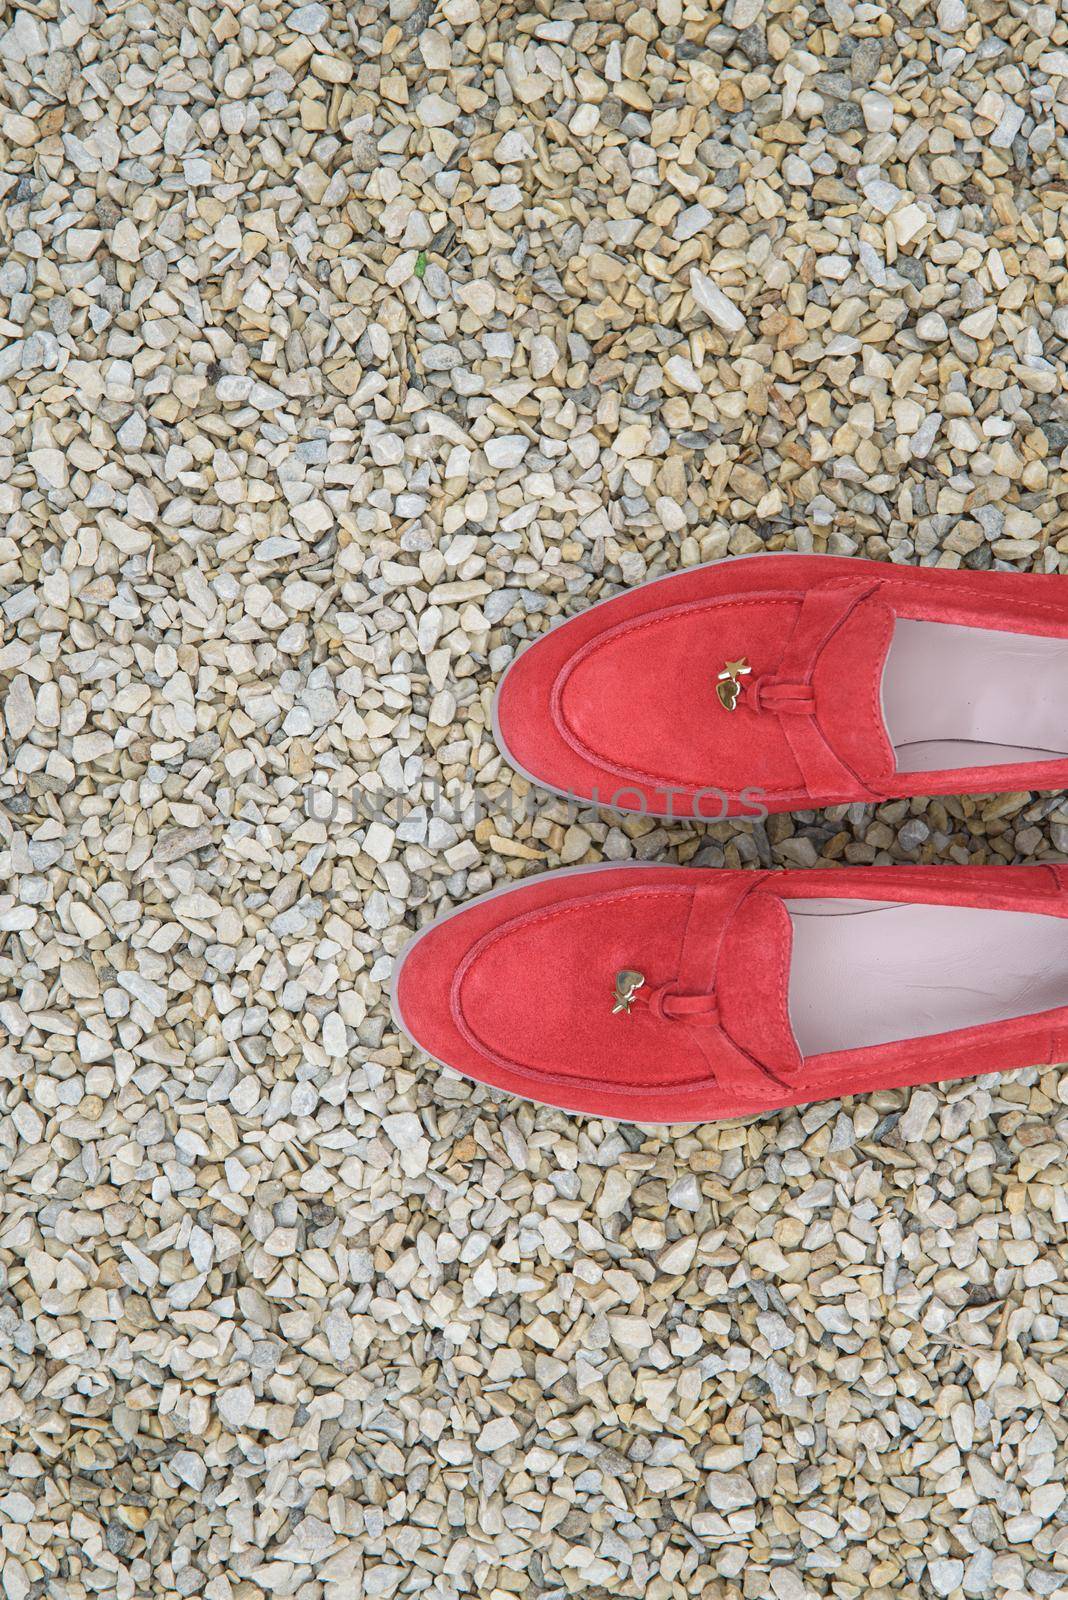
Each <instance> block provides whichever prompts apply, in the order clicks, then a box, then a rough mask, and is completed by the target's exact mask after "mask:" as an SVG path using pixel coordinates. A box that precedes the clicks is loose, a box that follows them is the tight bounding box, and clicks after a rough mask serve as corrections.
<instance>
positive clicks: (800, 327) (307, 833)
mask: <svg viewBox="0 0 1068 1600" xmlns="http://www.w3.org/2000/svg"><path fill="white" fill-rule="evenodd" d="M0 75H2V84H0V156H2V158H3V159H2V161H0V171H2V174H3V176H0V513H2V519H3V531H2V532H0V613H2V619H3V633H2V642H0V706H2V712H3V719H4V721H3V725H2V732H3V737H4V746H5V760H4V768H3V772H2V775H0V994H2V999H0V1113H2V1115H0V1171H2V1174H3V1185H2V1190H0V1467H2V1470H3V1477H2V1482H0V1588H2V1591H3V1594H4V1596H5V1600H36V1597H37V1596H42V1597H58V1600H82V1597H87V1596H94V1597H103V1600H110V1597H112V1596H114V1597H116V1600H134V1597H135V1596H142V1595H153V1596H155V1595H160V1596H168V1597H170V1596H199V1595H203V1596H204V1597H205V1600H259V1597H261V1596H297V1597H299V1600H362V1597H370V1600H381V1597H386V1600H388V1597H390V1596H393V1595H408V1594H419V1595H423V1596H427V1597H430V1600H459V1597H468V1596H478V1597H480V1600H481V1597H486V1600H507V1597H508V1596H513V1595H515V1596H528V1595H529V1596H536V1597H541V1600H550V1597H556V1596H563V1595H582V1596H584V1597H591V1600H600V1597H607V1596H612V1597H626V1596H633V1597H639V1596H640V1597H643V1600H676V1597H677V1600H684V1597H685V1600H691V1597H698V1600H738V1597H740V1596H745V1597H753V1600H766V1597H768V1596H772V1597H774V1600H813V1597H816V1596H831V1595H834V1596H837V1597H842V1600H853V1597H858V1600H859V1597H861V1596H863V1597H866V1600H867V1597H875V1600H879V1597H884V1596H885V1597H889V1596H891V1595H893V1596H895V1597H902V1600H914V1597H916V1600H919V1597H928V1596H931V1595H937V1596H947V1597H949V1596H952V1597H959V1596H960V1595H962V1594H963V1595H965V1596H969V1597H970V1596H986V1595H992V1596H999V1597H1000V1596H1004V1597H1007V1600H1017V1597H1025V1596H1028V1597H1029V1596H1061V1597H1064V1596H1068V1501H1066V1499H1065V1488H1064V1479H1065V1472H1066V1466H1068V1462H1066V1456H1068V1423H1066V1420H1065V1391H1066V1387H1068V1346H1066V1342H1065V1335H1064V1324H1065V1320H1066V1319H1068V1281H1066V1279H1068V1273H1066V1260H1068V1250H1066V1237H1068V1235H1066V1223H1068V1192H1066V1188H1065V1175H1066V1170H1068V1079H1066V1078H1065V1076H1064V1075H1063V1073H1061V1072H1059V1071H1058V1070H1056V1069H1045V1070H1042V1071H1039V1070H1035V1071H1031V1072H1017V1073H1014V1074H1009V1075H1006V1076H1004V1077H1003V1078H1000V1079H986V1080H982V1081H974V1082H965V1083H962V1084H959V1085H956V1086H950V1087H948V1088H945V1089H939V1090H926V1089H924V1090H920V1091H917V1092H915V1093H913V1094H911V1095H908V1094H904V1093H901V1094H892V1093H885V1094H880V1095H876V1096H872V1097H870V1098H867V1099H864V1100H862V1101H857V1102H855V1103H854V1102H844V1103H841V1104H830V1105H822V1106H817V1107H814V1108H811V1109H809V1110H806V1111H805V1112H804V1113H803V1114H801V1115H797V1114H794V1113H784V1114H782V1115H779V1116H772V1117H768V1118H765V1119H763V1120H760V1121H757V1122H754V1123H751V1124H749V1125H747V1126H731V1125H723V1126H713V1127H701V1128H696V1129H679V1130H674V1131H673V1132H666V1131H663V1130H659V1131H657V1130H648V1129H645V1130H643V1129H636V1128H632V1127H622V1126H614V1125H610V1124H602V1123H599V1122H597V1121H595V1120H592V1119H583V1118H578V1117H569V1116H565V1115H563V1114H560V1113H556V1112H553V1111H551V1110H545V1109H535V1108H533V1107H531V1106H529V1105H526V1104H521V1103H518V1102H516V1101H514V1100H511V1099H508V1098H506V1097H502V1096H500V1095H496V1094H493V1093H491V1092H487V1091H485V1090H483V1089H480V1088H477V1087H475V1086H473V1085H470V1084H468V1083H466V1082H464V1081H462V1080H460V1079H458V1078H456V1077H454V1076H452V1075H449V1074H445V1073H442V1072H441V1071H440V1070H438V1069H436V1068H435V1067H434V1066H432V1065H431V1064H429V1063H428V1062H427V1061H426V1060H425V1059H423V1058H421V1057H420V1056H419V1055H417V1054H415V1053H414V1052H413V1051H412V1050H411V1049H410V1048H409V1047H408V1046H407V1045H406V1044H404V1043H402V1042H401V1041H399V1040H398V1038H397V1035H396V1033H395V1031H394V1030H393V1027H392V1025H391V1023H390V1020H389V1014H388V1007H387V1004H386V999H385V990H386V985H387V982H388V978H389V973H390V968H391V964H392V958H393V956H394V955H395V954H396V952H397V951H398V950H399V949H400V948H401V946H402V945H403V944H404V942H405V940H406V939H407V938H408V937H409V935H410V933H411V931H412V929H413V928H415V927H416V926H419V925H421V924H422V923H423V922H424V921H425V920H426V919H427V918H429V917H430V916H431V915H433V914H434V913H436V912H437V911H439V910H441V909H444V908H446V907H448V906H450V905H452V904H454V903H456V902H458V901H460V900H462V899H463V898H464V897H466V896H468V895H470V894H473V893H478V892H480V891H483V890H486V889H488V888H490V887H491V886H493V885H495V884H499V883H504V882H507V881H509V880H510V879H513V878H516V877H518V876H520V875H522V874H523V873H524V872H526V871H531V870H536V869H537V868H539V867H556V866H559V865H561V864H568V865H570V864H575V863H578V862H585V861H588V862H593V861H599V860H602V859H609V860H613V861H621V860H625V859H631V858H636V859H641V860H648V859H662V860H672V861H696V862H698V863H704V864H716V865H718V864H725V865H730V866H737V865H740V864H741V865H748V864H750V863H757V862H760V863H763V864H767V863H777V864H781V865H790V866H796V865H802V866H806V865H815V864H817V863H818V862H826V861H832V862H834V861H848V862H872V861H945V862H959V863H964V862H973V863H979V862H985V861H1016V860H1020V859H1023V858H1027V859H1029V860H1035V859H1039V860H1042V859H1045V860H1052V859H1059V860H1063V859H1065V858H1066V855H1068V802H1066V801H1065V798H1064V797H1063V796H1054V797H1037V798H1036V797H1035V796H1032V795H1025V794H1015V795H1007V796H999V797H997V798H996V799H967V800H953V799H950V800H935V801H926V800H916V801H913V802H905V801H901V802H899V803H895V804H892V805H886V806H881V807H876V808H874V809H872V808H866V807H860V806H856V807H850V808H848V809H847V808H840V809H838V810H836V811H833V812H823V813H819V814H807V815H805V814H800V815H797V816H793V817H779V818H774V819H772V820H771V821H770V822H769V823H768V824H767V825H766V827H763V828H761V827H759V826H757V827H754V826H736V825H732V826H724V825H721V826H710V827H703V828H692V827H682V826H680V827H672V826H666V825H662V824H658V823H656V824H655V823H652V822H650V821H642V820H640V819H637V820H636V819H631V820H623V819H620V818H612V817H610V816H602V817H586V818H569V816H568V815H567V811H566V808H565V807H564V805H563V803H562V802H549V801H546V800H545V797H544V796H537V795H534V796H531V794H530V791H529V789H528V786H527V785H526V784H525V783H524V782H523V781H522V780H520V779H519V778H517V777H516V776H515V774H513V773H512V772H511V771H510V770H509V768H508V767H507V766H506V765H505V764H504V763H503V761H502V760H501V758H500V757H499V756H498V755H497V753H496V751H495V749H494V746H493V743H492V739H491V737H490V733H489V717H488V713H489V701H490V696H491V693H492V690H493V687H494V683H495V681H496V679H497V677H498V676H499V674H500V672H501V671H502V669H503V668H504V667H505V666H506V664H507V663H508V661H509V660H510V659H511V658H512V656H513V654H514V652H515V650H516V648H517V647H518V646H519V645H521V644H522V643H523V641H524V640H527V639H529V638H532V637H534V636H535V635H536V634H537V633H539V632H540V631H541V630H542V629H543V628H544V627H545V626H547V625H548V624H549V623H550V622H551V621H553V620H554V619H555V618H557V617H559V616H561V615H566V614H570V613H573V612H575V611H576V610H578V609H580V608H581V607H582V606H583V605H585V604H586V603H587V602H588V601H591V600H595V599H597V598H598V597H600V596H604V595H609V594H612V593H615V592H617V591H618V590H619V588H620V587H621V586H625V585H629V584H634V583H637V582H639V581H640V580H642V579H643V578H646V577H652V576H656V575H658V574H660V573H662V572H666V571H671V570H674V569H676V568H678V567H680V566H686V565H690V564H692V563H695V562H698V561H707V560H711V559H713V558H715V557H718V556H723V555H726V554H728V553H745V552H750V551H755V550H760V549H796V550H829V551H832V552H836V553H839V554H841V553H853V552H855V553H856V554H858V555H865V556H869V557H875V558H878V559H884V560H891V561H904V562H917V561H918V562H939V563H941V564H943V565H948V566H959V565H963V566H966V567H969V568H973V569H985V568H990V567H993V566H997V567H1006V566H1007V567H1013V568H1016V569H1019V570H1032V569H1033V570H1038V571H1043V572H1057V571H1068V480H1066V475H1065V461H1066V458H1065V457H1064V456H1063V455H1062V452H1063V451H1064V450H1065V448H1066V445H1068V399H1066V393H1065V383H1066V377H1068V346H1066V339H1068V275H1066V271H1065V251H1066V245H1065V233H1066V222H1068V21H1066V18H1065V13H1064V7H1063V5H1053V4H1049V5H1047V4H1036V5H1028V4H1026V3H1023V0H937V5H935V6H929V5H925V4H922V3H920V0H901V3H900V4H897V5H884V4H879V3H867V0H856V3H855V4H854V3H852V0H826V5H825V7H824V6H823V5H819V4H816V3H812V4H806V3H804V0H796V3H795V0H770V3H768V4H764V3H762V0H728V4H727V6H726V8H725V10H724V9H723V8H721V7H719V6H716V5H710V4H709V3H708V0H656V4H655V9H654V8H652V7H651V6H650V5H642V4H637V3H635V0H586V3H583V4H578V3H571V0H551V3H550V0H536V3H531V0H527V3H525V4H522V5H520V6H519V7H518V8H516V7H513V6H512V5H510V4H498V3H495V0H389V4H388V5H384V4H382V3H380V0H374V3H368V4H362V5H361V4H359V3H356V4H353V5H343V4H341V3H340V0H334V3H333V4H331V5H325V4H314V3H313V4H308V5H301V6H299V7H297V8H296V9H293V8H291V6H290V5H289V3H288V0H279V3H278V4H276V5H274V6H268V5H266V4H260V5H257V4H256V3H255V0H250V3H249V4H247V5H241V4H240V3H239V0H235V3H233V4H230V3H227V4H224V5H217V6H204V7H199V6H196V5H181V4H174V3H166V0H132V3H125V4H122V5H118V4H116V5H112V6H109V7H105V6H103V5H100V6H94V5H93V4H92V0H65V3H64V4H63V5H62V6H60V5H59V4H58V0H34V3H33V4H29V3H27V4H25V5H23V6H22V7H21V9H16V8H13V7H11V6H8V7H6V8H5V9H4V13H3V21H2V22H0ZM313 784H315V785H319V786H320V787H321V788H322V789H324V790H325V791H329V795H328V797H327V798H328V799H329V797H331V796H332V802H331V805H332V806H336V807H337V808H338V812H337V814H334V813H333V810H332V809H331V807H328V808H327V809H328V813H329V814H328V815H327V816H326V818H325V820H324V818H323V815H322V814H321V812H319V811H317V809H316V808H309V806H308V805H307V800H306V790H307V788H308V786H309V785H313ZM320 798H322V797H320ZM532 800H533V801H536V802H537V804H531V803H529V802H531V801H532ZM356 802H358V804H357V803H356ZM309 810H311V811H313V812H314V813H315V814H309ZM372 812H373V813H374V814H375V815H374V818H373V820H372V817H371V813H372Z"/></svg>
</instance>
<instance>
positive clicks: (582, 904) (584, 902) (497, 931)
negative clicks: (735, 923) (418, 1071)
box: [449, 884, 708, 1097]
mask: <svg viewBox="0 0 1068 1600" xmlns="http://www.w3.org/2000/svg"><path fill="white" fill-rule="evenodd" d="M679 893H682V894H688V895H690V897H691V905H692V897H693V895H694V893H695V891H694V890H693V889H687V888H686V886H685V885H684V884H680V885H679V886H678V887H677V888H675V887H672V888H664V889H638V890H630V889H621V890H620V889H617V890H616V891H615V892H614V893H612V894H599V895H585V896H583V898H582V899H581V900H578V901H576V902H574V904H571V905H565V906H552V907H546V908H543V909H539V910H535V911H528V912H525V913H523V914H522V915H521V916H519V917H513V918H512V919H511V920H510V921H508V922H506V923H504V924H503V925H502V926H501V927H499V928H493V929H491V930H490V932H489V933H487V934H484V935H483V937H482V938H481V939H480V940H479V941H478V943H477V944H475V945H474V946H473V947H472V948H471V949H470V950H469V951H468V952H467V954H466V955H465V956H464V958H463V960H462V961H461V962H460V965H459V966H458V967H457V969H456V972H455V973H454V975H453V980H452V984H451V986H450V990H449V1011H450V1012H451V1014H452V1019H453V1021H454V1022H455V1024H456V1026H457V1028H458V1029H459V1031H460V1033H461V1035H462V1037H463V1038H464V1040H465V1041H466V1042H467V1044H468V1045H470V1046H471V1047H472V1048H473V1049H475V1050H477V1051H478V1052H479V1054H480V1055H483V1056H485V1057H486V1059H487V1060H488V1061H492V1062H493V1063H494V1065H495V1066H499V1067H503V1068H504V1069H505V1071H506V1072H521V1073H526V1074H527V1075H529V1076H530V1077H534V1078H537V1079H539V1080H540V1081H541V1082H542V1083H556V1084H561V1085H564V1086H568V1087H571V1088H576V1089H603V1088H604V1081H603V1079H600V1078H575V1077H572V1076H571V1075H570V1074H568V1073H560V1072H549V1071H546V1070H545V1069H544V1068H542V1067H533V1066H529V1065H527V1064H525V1063H524V1062H521V1061H516V1060H514V1059H510V1058H509V1057H508V1056H502V1055H500V1054H498V1052H497V1051H496V1050H493V1049H492V1048H491V1047H490V1046H489V1045H486V1044H483V1043H482V1041H481V1040H480V1039H479V1037H478V1034H477V1033H475V1031H474V1029H473V1028H472V1027H471V1025H470V1023H469V1022H468V1021H467V1018H466V1016H465V1014H464V1008H463V1004H462V1001H461V997H460V990H461V987H462V985H463V980H464V979H465V978H466V977H467V975H468V974H469V973H470V972H471V971H472V969H473V968H474V966H475V963H476V961H479V960H481V959H482V958H483V956H485V955H486V953H487V952H488V950H489V949H490V947H491V946H492V945H493V944H495V943H497V941H498V940H500V939H502V938H503V937H504V936H505V934H506V933H508V932H509V930H511V929H512V928H513V927H514V926H515V924H516V923H517V922H529V921H533V920H534V919H538V920H539V921H543V922H552V921H554V920H555V919H557V918H560V917H566V916H571V915H574V914H575V913H576V912H579V911H584V910H586V909H587V908H588V907H590V906H596V905H607V904H608V903H609V902H610V901H613V900H618V899H620V898H621V897H622V898H626V899H628V900H654V899H662V898H663V896H664V895H670V894H679ZM688 916H689V913H687V917H688ZM697 1054H698V1056H699V1057H700V1058H701V1060H702V1061H704V1063H705V1065H706V1066H707V1064H708V1063H707V1059H706V1058H705V1055H704V1051H703V1050H700V1049H698V1050H697ZM707 1088H708V1083H707V1082H706V1080H704V1079H698V1080H694V1079H693V1078H683V1079H679V1080H678V1081H677V1082H673V1083H661V1084H657V1085H655V1086H653V1085H636V1086H634V1087H630V1086H627V1088H626V1093H627V1094H637V1095H648V1096H650V1097H651V1096H653V1095H656V1094H662V1093H663V1092H664V1091H665V1090H668V1089H670V1090H676V1091H678V1090H688V1089H694V1090H697V1089H705V1090H707Z"/></svg>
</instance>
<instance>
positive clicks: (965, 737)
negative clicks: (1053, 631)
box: [883, 618, 1068, 772]
mask: <svg viewBox="0 0 1068 1600" xmlns="http://www.w3.org/2000/svg"><path fill="white" fill-rule="evenodd" d="M883 717H884V720H885V722H886V729H887V733H888V734H889V736H890V743H891V744H892V745H893V746H894V753H895V755H896V757H897V770H898V771H899V772H940V771H946V770H948V769H949V768H951V767H995V766H1011V765H1012V764H1013V763H1015V762H1020V761H1056V760H1057V759H1058V757H1064V756H1068V640H1065V639H1043V638H1040V637H1039V636H1038V635H1037V634H1028V633H995V632H993V631H992V630H991V629H989V628H959V627H957V626H956V625H955V624H952V623H942V622H912V621H909V620H907V619H904V618H899V620H898V621H897V622H896V623H895V625H894V636H893V639H892V640H891V643H890V650H889V653H888V655H887V658H886V666H885V668H884V671H883Z"/></svg>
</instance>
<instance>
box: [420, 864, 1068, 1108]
mask: <svg viewBox="0 0 1068 1600" xmlns="http://www.w3.org/2000/svg"><path fill="white" fill-rule="evenodd" d="M393 1002H394V1015H395V1017H396V1019H397V1022H398V1023H399V1025H400V1026H401V1028H403V1030H404V1032H405V1033H407V1034H408V1036H409V1037H410V1038H411V1039H412V1040H413V1041H414V1043H415V1044H416V1045H418V1047H419V1048H420V1049H421V1050H425V1051H426V1053H427V1054H428V1055H431V1056H434V1057H436V1058H437V1060H439V1061H442V1062H445V1063H447V1064H448V1065H449V1066H451V1067H454V1068H455V1069H456V1070H457V1071H458V1072H462V1073H466V1074H467V1075H468V1076H469V1077H471V1078H477V1079H478V1080H479V1081H480V1082H482V1083H488V1084H492V1085H494V1087H496V1088H498V1089H505V1090H508V1091H509V1092H510V1093H512V1094H519V1095H524V1096H526V1097H528V1098H529V1099H532V1100H539V1101H542V1102H544V1103H546V1104H549V1105H554V1106H560V1107H562V1108H563V1109H565V1110H568V1111H582V1112H588V1113H590V1114H592V1115H596V1116H601V1117H621V1118H625V1119H626V1120H628V1121H633V1122H704V1121H711V1120H713V1119H716V1118H719V1117H737V1116H743V1115H750V1114H752V1113H753V1112H758V1111H769V1110H774V1109H777V1108H779V1107H782V1106H790V1105H801V1104H804V1103H807V1102H809V1101H813V1100H826V1099H837V1098H838V1097H840V1096H842V1095H853V1094H864V1093H868V1092H870V1091H872V1090H875V1089H889V1088H901V1087H903V1086H905V1085H910V1084H919V1083H933V1082H935V1081H936V1080H938V1079H941V1078H963V1077H971V1076H973V1075H975V1074H977V1073H983V1072H997V1071H1000V1070H1004V1069H1008V1068H1011V1067H1022V1066H1032V1065H1035V1064H1038V1063H1042V1064H1045V1063H1049V1062H1054V1061H1062V1060H1064V1058H1065V1056H1066V1055H1068V870H1066V869H1065V868H1062V867H1044V866H1036V867H862V868H860V869H838V870H829V871H826V870H825V871H810V872H730V871H726V870H723V869H717V868H693V867H658V866H621V867H615V866H608V867H600V868H598V867H594V868H573V869H570V870H568V871H564V872H550V873H546V874H544V875H543V876H541V877H536V878H529V879H527V880H526V881H525V882H523V883H520V884H519V885H517V886H516V887H515V888H510V889H503V890H496V891H494V892H493V893H492V894H489V895H484V896H482V898H481V899H478V900H474V901H472V902H471V903H470V904H469V905H467V906H463V907H461V908H460V909H459V910H458V911H454V912H451V913H449V914H448V915H446V916H444V917H441V918H439V919H438V921H436V922H433V923H431V924H430V926H429V927H428V928H425V929H424V930H423V931H422V932H421V933H420V934H419V935H418V936H417V937H416V938H415V939H414V940H413V941H412V942H411V944H409V945H408V947H407V949H406V950H405V951H404V953H403V955H402V957H401V960H400V963H399V966H398V969H397V973H396V977H395V981H394V995H393Z"/></svg>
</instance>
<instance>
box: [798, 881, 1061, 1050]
mask: <svg viewBox="0 0 1068 1600" xmlns="http://www.w3.org/2000/svg"><path fill="white" fill-rule="evenodd" d="M786 909H787V911H788V912H789V913H790V920H791V922H792V924H793V939H794V945H793V958H792V961H791V964H790V1021H791V1023H792V1025H793V1030H794V1035H795V1037H796V1039H797V1043H798V1045H799V1047H800V1050H801V1054H802V1055H803V1056H809V1055H821V1054H822V1053H823V1052H824V1051H828V1050H853V1049H863V1048H864V1047H865V1046H868V1045H876V1044H887V1043H889V1042H890V1041H891V1040H893V1039H917V1038H922V1037H924V1036H926V1035H928V1034H932V1033H949V1032H952V1031H953V1030H954V1029H957V1028H971V1027H975V1026H977V1025H981V1024H983V1023H987V1022H1004V1021H1006V1020H1007V1019H1008V1018H1010V1017H1021V1016H1027V1015H1030V1014H1032V1013H1034V1012H1036V1011H1052V1010H1054V1009H1055V1008H1056V1007H1058V1006H1068V918H1062V917H1044V916H1038V915H1034V914H1032V913H1030V912H1022V911H985V910H982V909H979V908H975V907H971V906H935V905H899V904H897V903H896V902H883V901H875V900H788V901H787V902H786Z"/></svg>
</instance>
